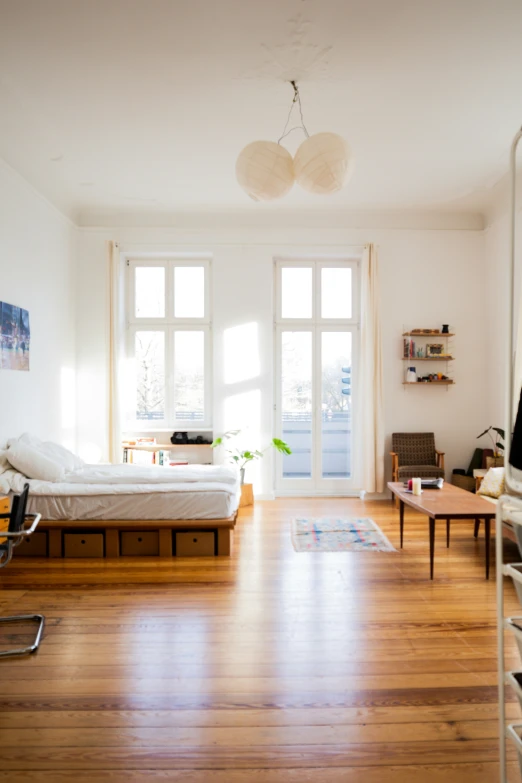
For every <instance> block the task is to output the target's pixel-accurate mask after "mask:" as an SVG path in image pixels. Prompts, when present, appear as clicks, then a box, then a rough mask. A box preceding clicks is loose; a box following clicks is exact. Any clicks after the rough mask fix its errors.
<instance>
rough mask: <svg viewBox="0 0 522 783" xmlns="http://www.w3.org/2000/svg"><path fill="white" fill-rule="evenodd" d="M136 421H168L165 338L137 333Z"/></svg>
mask: <svg viewBox="0 0 522 783" xmlns="http://www.w3.org/2000/svg"><path fill="white" fill-rule="evenodd" d="M135 357H136V418H137V419H139V420H145V419H148V420H151V419H152V420H153V419H163V418H164V417H165V335H164V333H163V332H152V331H151V332H136V344H135Z"/></svg>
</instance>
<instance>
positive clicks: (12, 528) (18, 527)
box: [0, 484, 45, 658]
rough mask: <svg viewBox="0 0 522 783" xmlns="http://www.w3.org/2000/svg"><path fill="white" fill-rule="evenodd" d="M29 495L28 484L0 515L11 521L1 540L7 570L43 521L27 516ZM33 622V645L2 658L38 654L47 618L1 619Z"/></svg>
mask: <svg viewBox="0 0 522 783" xmlns="http://www.w3.org/2000/svg"><path fill="white" fill-rule="evenodd" d="M28 494H29V484H26V485H25V487H24V490H23V492H22V493H21V494H20V495H15V496H14V497H13V500H12V503H11V511H10V513H9V514H0V519H9V527H8V529H7V530H6V531H1V532H0V538H2V539H4V540H3V542H2V543H1V544H0V568H5V566H7V565H8V564H9V563H10V562H11V559H12V557H13V549H15V548H16V547H17V546H19V545H20V544H21V543H22V541H23V540H24V538H28V537H29V536H31V535H32V534H33V533H34V531H35V530H36V528H37V527H38V523H39V522H40V519H41V514H26V513H25V509H26V507H27V496H28ZM27 521H31V523H32V524H31V525H30V527H24V525H25V524H26V522H27ZM27 621H33V622H36V623H37V624H38V628H37V631H36V636H35V639H34V641H33V643H32V644H30V645H29V646H28V647H21V648H16V649H12V650H3V651H0V658H7V657H8V656H14V655H27V654H30V653H34V652H36V650H37V649H38V647H39V645H40V641H41V638H42V633H43V629H44V624H45V618H44V616H43V615H41V614H20V615H14V616H11V617H0V623H6V624H7V623H13V624H15V623H23V622H27Z"/></svg>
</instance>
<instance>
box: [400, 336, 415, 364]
mask: <svg viewBox="0 0 522 783" xmlns="http://www.w3.org/2000/svg"><path fill="white" fill-rule="evenodd" d="M403 356H404V358H405V359H415V341H414V340H411V339H408V338H406V337H405V338H404V347H403Z"/></svg>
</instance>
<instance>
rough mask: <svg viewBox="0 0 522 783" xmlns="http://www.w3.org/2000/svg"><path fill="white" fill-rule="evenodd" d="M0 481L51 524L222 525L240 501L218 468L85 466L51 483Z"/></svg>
mask: <svg viewBox="0 0 522 783" xmlns="http://www.w3.org/2000/svg"><path fill="white" fill-rule="evenodd" d="M2 478H3V479H4V481H5V483H7V484H8V486H9V488H10V490H11V491H12V492H21V491H22V490H23V487H24V485H25V484H26V483H28V484H29V505H28V509H29V512H30V513H35V512H36V513H39V514H41V515H42V517H43V519H55V520H59V519H67V520H73V521H74V520H78V521H82V520H89V519H118V520H119V519H223V518H226V517H230V516H232V514H234V513H235V512H236V510H237V508H238V505H239V497H240V485H239V472H238V471H237V470H235V469H233V468H230V467H226V466H219V465H187V466H180V467H176V468H159V467H157V466H155V467H153V468H150V467H141V466H134V465H130V466H127V465H86V466H84V467H83V468H82V469H80V470H76V471H71V472H69V473H66V474H65V476H64V480H63V481H57V482H52V481H43V480H40V479H28V478H27V477H26V476H24V475H23V474H21V473H19V472H18V471H15V470H11V469H9V470H6V471H4V473H3V476H2Z"/></svg>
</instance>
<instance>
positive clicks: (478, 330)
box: [77, 218, 490, 494]
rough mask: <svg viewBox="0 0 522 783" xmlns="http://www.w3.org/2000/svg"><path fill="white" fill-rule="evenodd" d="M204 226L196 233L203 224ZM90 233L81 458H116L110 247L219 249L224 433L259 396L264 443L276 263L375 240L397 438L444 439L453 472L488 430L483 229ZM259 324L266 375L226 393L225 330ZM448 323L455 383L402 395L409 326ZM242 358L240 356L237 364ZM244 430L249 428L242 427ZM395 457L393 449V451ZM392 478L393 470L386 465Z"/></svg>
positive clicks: (80, 297) (388, 422)
mask: <svg viewBox="0 0 522 783" xmlns="http://www.w3.org/2000/svg"><path fill="white" fill-rule="evenodd" d="M316 222H317V221H316ZM193 225H194V224H193ZM200 225H201V228H200V229H199V230H195V229H193V228H190V229H186V230H184V229H183V228H168V229H162V228H157V229H155V228H142V229H138V228H123V229H106V228H104V229H83V230H81V239H80V245H81V247H80V263H79V267H78V289H77V302H78V353H77V357H78V380H79V396H78V439H79V446H80V448H81V449H83V450H84V452H85V450H86V449H87V450H88V451H90V452H91V453H92V452H93V451H94V452H96V451H98V452H99V453H100V454H102V455H104V456H105V455H106V454H107V423H106V422H107V416H106V390H107V375H106V373H107V327H106V315H107V304H108V303H107V274H106V251H105V242H106V240H108V239H113V240H116V241H119V242H120V243H121V246H122V249H123V250H129V251H130V250H134V251H138V250H139V251H141V252H147V251H150V252H153V251H160V250H162V251H163V250H168V251H171V252H176V253H182V252H187V251H191V252H195V251H198V252H201V253H207V252H210V253H212V255H213V258H214V261H213V280H214V291H213V311H214V312H213V339H214V355H215V361H214V429H215V432H220V431H222V430H223V429H226V428H227V427H231V426H236V422H235V421H234V420H233V416H232V415H229V414H227V411H229V410H230V408H231V407H234V404H233V403H232V405H231V403H230V398H231V397H234V395H236V394H250V395H251V396H250V398H249V399H250V402H251V410H252V414H251V415H252V417H253V419H254V425H255V426H258V428H259V430H260V433H261V442H265V441H266V440H268V439H269V438H270V437H271V435H272V431H273V426H272V422H273V310H272V299H273V264H272V259H273V257H274V256H277V255H285V256H296V257H299V256H302V255H306V254H308V255H309V254H316V255H324V254H343V253H347V252H349V245H354V244H357V245H360V244H364V243H365V242H374V243H376V244H377V245H378V246H379V249H380V260H381V286H382V333H383V353H384V375H385V426H386V432H387V438H388V444H387V446H388V445H389V440H390V437H391V433H392V432H393V431H401V430H422V431H427V430H434V431H435V433H436V438H437V446H438V448H440V449H442V450H445V451H446V454H447V465H448V468H449V471H448V476H449V475H450V471H451V469H452V468H453V467H463V468H467V466H468V463H469V460H470V458H471V455H472V452H473V449H474V448H475V446H476V441H475V438H476V435H477V433H478V432H480V430H481V428H484V427H485V426H487V425H488V424H489V423H490V422H489V419H488V396H487V390H486V385H487V378H488V373H489V368H488V366H487V359H486V349H485V345H486V339H487V333H488V329H489V326H488V322H487V319H486V318H484V313H485V310H486V303H487V300H486V285H485V276H484V272H485V267H484V244H483V243H484V236H483V232H482V231H481V230H446V231H444V230H431V229H430V230H410V229H397V230H394V229H391V228H387V229H371V228H365V229H364V230H362V229H342V228H339V227H338V226H336V227H331V228H329V227H328V226H327V225H325V226H324V227H323V228H320V227H319V226H318V225H314V227H313V228H310V227H307V226H306V223H305V222H304V221H303V226H300V227H299V226H295V227H292V226H289V227H287V228H285V229H283V228H273V229H269V228H266V227H265V228H255V227H253V226H250V227H248V226H246V227H241V224H240V223H239V221H238V223H237V225H236V226H233V227H232V228H221V229H220V228H215V226H211V227H208V228H204V226H205V221H204V219H203V218H202V219H201V220H200ZM252 322H254V323H256V324H257V325H258V350H259V375H258V376H257V377H256V378H252V379H250V380H248V381H245V382H243V383H240V384H237V385H233V386H227V384H226V383H225V378H224V374H223V363H224V345H225V339H226V330H227V329H229V328H231V327H234V326H238V325H240V324H246V323H252ZM442 323H450V324H451V325H452V327H453V328H454V329H455V331H456V333H457V338H456V341H455V352H456V356H457V361H456V362H454V368H453V369H454V375H455V379H456V384H455V386H454V387H452V388H450V389H449V390H446V389H445V388H442V387H437V388H433V387H431V388H430V387H423V388H412V389H410V388H404V387H403V385H402V379H403V370H404V362H402V361H401V360H400V358H401V355H402V337H401V334H402V331H403V325H408V326H410V327H414V326H419V327H435V326H439V325H441V324H442ZM238 360H239V361H241V357H238ZM237 424H239V426H241V425H242V424H243V422H238V423H237ZM387 450H388V449H387ZM388 470H389V464H388ZM256 484H257V486H256V490H257V492H258V493H262V494H269V493H270V492H272V488H273V466H272V461H271V458H270V456H268V457H265V460H264V461H263V465H262V466H261V468H260V472H259V475H258V477H257V481H256Z"/></svg>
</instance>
